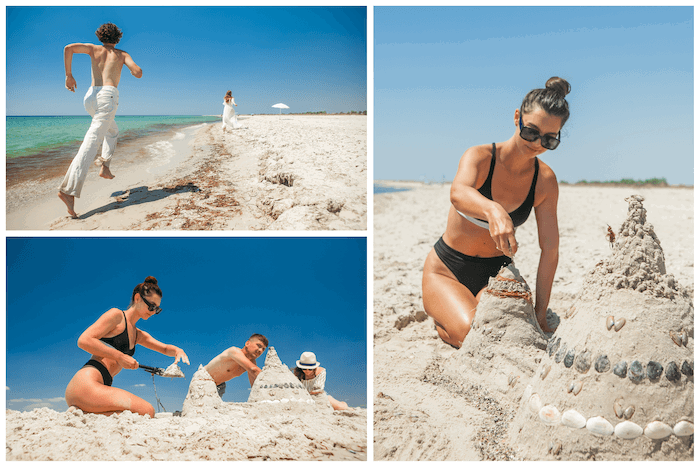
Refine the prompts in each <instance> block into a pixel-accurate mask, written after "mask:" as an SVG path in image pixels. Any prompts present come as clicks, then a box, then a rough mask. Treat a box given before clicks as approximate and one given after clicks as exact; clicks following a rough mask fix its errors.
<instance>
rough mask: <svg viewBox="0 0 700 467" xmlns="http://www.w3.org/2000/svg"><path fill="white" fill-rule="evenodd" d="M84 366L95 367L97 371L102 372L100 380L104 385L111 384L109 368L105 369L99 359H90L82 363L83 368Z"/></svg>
mask: <svg viewBox="0 0 700 467" xmlns="http://www.w3.org/2000/svg"><path fill="white" fill-rule="evenodd" d="M86 366H91V367H93V368H97V371H99V372H100V373H101V374H102V382H103V383H104V385H105V386H111V385H112V375H110V374H109V370H107V367H106V366H104V365H103V364H102V363H101V362H100V361H98V360H95V359H90V360H88V362H87V363H86V364H85V365H83V368H85V367H86Z"/></svg>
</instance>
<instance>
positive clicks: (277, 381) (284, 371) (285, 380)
mask: <svg viewBox="0 0 700 467" xmlns="http://www.w3.org/2000/svg"><path fill="white" fill-rule="evenodd" d="M248 402H263V403H273V404H275V403H283V404H286V403H289V402H292V403H294V402H300V403H306V404H314V401H313V400H312V398H311V395H310V394H309V392H308V391H307V390H306V388H304V386H303V385H302V384H301V383H300V382H299V380H298V379H297V378H296V377H295V376H294V374H293V373H292V372H291V371H289V368H287V365H283V364H282V362H281V361H280V358H279V356H278V355H277V351H276V350H275V348H274V347H270V348H268V349H267V357H265V366H264V367H263V369H262V371H261V372H260V374H259V375H258V377H257V378H255V383H254V384H253V387H252V388H251V390H250V396H248ZM326 403H327V404H328V398H326ZM328 406H330V404H328Z"/></svg>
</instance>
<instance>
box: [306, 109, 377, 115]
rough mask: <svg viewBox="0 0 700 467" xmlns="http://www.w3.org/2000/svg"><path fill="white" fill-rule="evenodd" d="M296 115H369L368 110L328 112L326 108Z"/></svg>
mask: <svg viewBox="0 0 700 467" xmlns="http://www.w3.org/2000/svg"><path fill="white" fill-rule="evenodd" d="M294 115H367V111H366V110H360V111H356V110H351V111H350V112H336V113H333V114H328V113H327V112H326V111H325V110H320V111H318V112H304V113H301V114H294Z"/></svg>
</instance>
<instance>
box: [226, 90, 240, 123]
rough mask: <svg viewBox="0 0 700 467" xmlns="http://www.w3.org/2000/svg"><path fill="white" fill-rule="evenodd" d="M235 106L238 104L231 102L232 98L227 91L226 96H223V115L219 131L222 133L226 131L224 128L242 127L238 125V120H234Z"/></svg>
mask: <svg viewBox="0 0 700 467" xmlns="http://www.w3.org/2000/svg"><path fill="white" fill-rule="evenodd" d="M234 106H236V107H238V104H236V102H235V101H234V100H233V96H232V95H231V91H227V92H226V95H225V96H224V113H223V123H222V125H221V129H222V130H223V131H226V128H232V129H234V130H235V129H236V128H241V127H242V126H243V125H241V124H240V123H238V120H236V111H235V110H234V109H233V107H234Z"/></svg>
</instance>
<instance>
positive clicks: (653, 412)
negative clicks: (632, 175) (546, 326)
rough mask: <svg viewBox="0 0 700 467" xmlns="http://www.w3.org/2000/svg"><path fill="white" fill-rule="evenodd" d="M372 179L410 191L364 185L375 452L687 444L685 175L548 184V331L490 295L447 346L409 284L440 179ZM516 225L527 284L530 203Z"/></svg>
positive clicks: (689, 253)
mask: <svg viewBox="0 0 700 467" xmlns="http://www.w3.org/2000/svg"><path fill="white" fill-rule="evenodd" d="M382 184H383V185H385V186H388V187H395V188H409V191H402V192H394V193H382V194H378V195H375V197H374V352H373V355H374V394H373V395H372V397H373V400H374V459H375V460H593V459H595V460H681V459H684V460H692V459H693V436H692V425H693V418H694V412H693V396H692V394H693V376H692V373H693V370H692V366H693V358H694V357H693V342H694V325H693V305H692V298H693V277H694V259H693V254H694V249H693V248H694V246H693V245H694V231H693V221H694V214H693V189H688V188H634V187H598V186H595V187H582V186H569V185H561V186H560V196H559V206H558V215H559V231H560V237H561V239H560V253H559V265H558V269H557V272H556V276H555V279H554V285H553V290H552V297H551V301H550V306H549V307H550V309H551V312H552V313H551V314H549V315H548V322H549V323H550V326H551V325H552V324H555V325H558V326H559V327H558V329H557V331H556V332H555V333H554V334H553V335H544V334H543V333H541V330H539V327H535V326H534V325H533V322H532V320H533V316H534V314H533V312H532V306H531V305H530V306H529V311H527V310H525V309H523V310H524V311H523V310H520V309H519V308H518V306H521V305H527V303H526V301H525V300H521V299H517V298H494V297H490V296H489V299H488V300H484V299H482V303H480V305H479V307H478V308H477V315H476V318H475V323H474V325H475V328H474V329H472V331H471V332H470V334H469V335H468V336H467V339H466V340H465V344H464V345H463V347H462V349H460V350H455V349H453V348H452V347H450V346H448V345H447V344H445V343H443V342H442V341H441V340H440V339H439V338H438V337H437V334H436V332H435V329H434V325H433V321H432V319H429V318H428V316H427V315H426V313H425V311H424V309H423V304H422V299H421V296H422V295H421V277H422V269H423V263H424V261H425V258H426V256H427V254H428V252H429V251H430V249H431V248H432V246H433V244H434V243H435V242H436V241H437V240H438V238H439V237H440V235H441V234H442V233H443V231H444V228H445V225H446V221H447V212H448V209H449V190H450V186H449V184H444V185H440V184H435V185H423V184H420V183H412V182H385V183H382ZM634 194H637V195H641V196H642V197H643V198H644V201H643V208H644V209H646V212H645V214H646V219H644V218H643V217H644V216H641V217H642V218H641V220H640V215H639V214H638V213H639V212H643V209H641V208H638V209H637V211H635V212H637V214H635V215H636V216H637V217H634V219H633V220H630V217H629V216H632V214H633V212H632V209H631V207H630V206H628V201H625V198H628V197H630V196H631V195H634ZM628 211H629V212H628ZM644 221H646V224H644ZM635 222H636V224H635ZM608 224H609V225H610V226H611V227H612V229H613V230H614V231H615V232H616V233H617V234H618V235H617V237H618V238H617V240H616V244H615V245H611V244H610V242H609V241H608V240H607V239H606V231H607V226H608ZM650 225H653V229H652V228H651V227H650ZM516 237H517V239H518V245H519V250H518V252H517V254H516V256H515V258H514V263H515V266H516V267H517V270H518V271H519V273H520V274H521V277H522V279H523V280H524V281H526V282H527V284H528V285H529V289H527V286H526V285H523V286H522V287H524V289H523V290H528V291H532V293H533V294H534V288H535V277H536V272H537V265H538V264H537V263H538V260H539V248H538V243H537V225H536V222H535V219H534V215H533V214H531V216H530V218H529V219H528V221H527V222H526V223H525V224H524V225H522V226H521V227H520V228H518V231H517V233H516ZM638 237H639V238H638ZM657 237H658V242H660V243H658V242H657V241H656V240H654V239H655V238H657ZM642 241H643V242H645V243H644V249H643V250H634V248H642V246H640V245H641V244H642ZM633 247H634V248H633ZM661 248H662V249H663V254H661V253H660V251H661ZM630 252H631V253H630ZM632 257H634V258H636V259H634V260H633V259H632ZM635 262H636V263H635ZM627 263H632V264H636V265H637V266H639V271H638V272H635V273H634V274H633V273H632V272H630V270H631V269H630V268H631V267H630V264H627ZM664 263H665V271H664V270H663V264H664ZM654 268H655V269H654ZM659 268H661V269H659ZM652 269H653V270H652ZM620 271H622V272H620ZM625 274H628V275H629V277H626V276H625ZM637 275H639V277H642V278H643V279H644V280H648V281H649V283H648V284H646V283H644V285H643V286H642V282H644V280H642V281H641V282H640V281H636V280H634V281H633V280H632V278H633V277H634V278H638V277H637ZM671 275H672V277H671ZM516 276H517V274H516V275H515V276H514V277H516ZM628 278H629V283H628V281H627V279H628ZM638 282H639V283H638ZM489 287H491V288H493V289H496V288H498V281H495V282H494V283H493V284H491V283H490V284H489ZM652 289H653V290H652ZM486 296H487V295H485V297H486ZM526 308H527V307H526ZM528 313H529V315H528ZM608 315H610V316H612V315H614V316H615V318H614V320H615V321H616V322H617V326H615V327H614V328H613V327H611V326H608V327H607V329H606V317H607V316H608ZM622 317H625V318H626V319H622ZM477 321H478V323H477ZM609 323H610V324H613V325H614V322H613V320H612V319H611V321H610V322H609ZM535 324H536V323H535ZM618 327H619V328H620V329H619V330H618V329H617V328H618ZM683 331H685V334H684V335H685V339H686V341H684V342H681V340H682V339H681V338H680V336H681V335H682V334H681V333H682V332H683ZM669 333H670V335H671V337H669ZM677 341H678V342H680V343H678V342H677ZM567 344H568V349H569V350H568V351H567V350H566V347H567ZM569 354H571V360H569V359H568V357H569ZM574 355H575V358H574ZM565 356H566V358H564V357H565ZM591 359H593V362H595V369H593V368H591V363H592V362H591ZM562 360H563V361H562ZM623 360H624V362H623ZM639 362H641V367H642V370H643V371H642V373H643V374H642V375H641V376H640V378H639V379H634V378H636V377H637V376H636V375H637V373H635V371H636V368H637V366H639ZM656 362H660V364H659V363H656ZM572 363H573V366H572ZM621 363H625V373H624V374H625V376H626V377H627V378H626V379H623V377H622V376H621V374H620V371H619V368H620V365H621ZM628 364H629V375H628V374H627V373H628V372H627V365H628ZM635 365H637V366H635ZM682 365H683V370H682V369H681V366H682ZM661 366H663V368H662V369H661V370H660V372H658V371H657V369H658V368H659V367H661ZM611 367H614V368H611ZM664 371H665V373H664ZM681 373H682V374H681ZM647 375H648V377H647ZM660 375H661V376H660ZM581 387H583V389H581ZM572 388H573V389H572ZM567 390H568V391H567ZM579 392H580V393H579ZM613 402H614V403H613ZM630 407H632V408H631V409H630ZM635 407H636V412H635ZM574 409H575V410H574ZM618 410H619V411H620V412H619V413H620V415H619V416H616V415H617V414H618ZM623 411H624V415H623V414H622V412H623ZM565 415H566V416H565ZM627 415H629V418H628V417H627ZM579 418H580V419H581V420H582V422H583V425H581V424H580V423H581V422H580V421H579ZM572 419H573V420H574V421H573V422H572ZM623 421H624V423H623ZM573 425H575V428H574V427H572V426H573ZM674 428H675V430H676V431H675V432H674V431H673V430H674ZM613 429H615V430H617V431H615V432H614V434H613V431H612V430H613ZM596 430H598V431H596ZM640 430H644V435H641V434H640V433H641V432H642V431H640ZM669 430H671V431H670V432H669ZM618 432H619V433H618ZM669 433H670V434H669ZM689 433H690V434H689ZM621 436H627V437H629V440H628V439H626V438H621Z"/></svg>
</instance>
